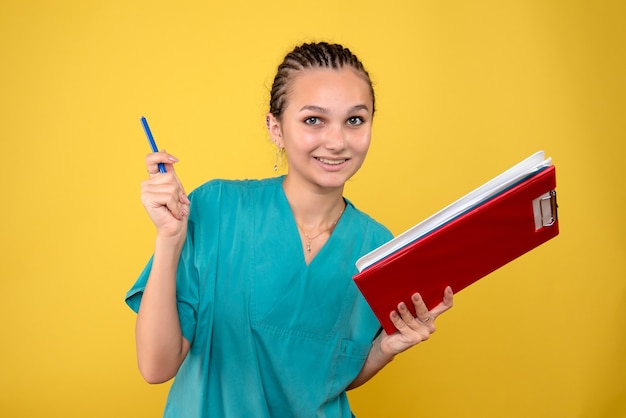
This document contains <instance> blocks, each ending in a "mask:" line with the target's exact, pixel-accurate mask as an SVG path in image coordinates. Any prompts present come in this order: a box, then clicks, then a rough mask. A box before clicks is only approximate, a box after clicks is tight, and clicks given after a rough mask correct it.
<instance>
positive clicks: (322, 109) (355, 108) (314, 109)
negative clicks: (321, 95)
mask: <svg viewBox="0 0 626 418" xmlns="http://www.w3.org/2000/svg"><path fill="white" fill-rule="evenodd" d="M305 110H309V111H312V112H318V113H325V114H328V113H329V111H328V109H326V108H325V107H321V106H315V105H306V106H303V107H302V108H301V109H300V112H302V111H305ZM359 110H368V111H369V108H368V107H367V105H364V104H360V105H356V106H352V107H351V108H350V110H349V111H348V113H352V112H357V111H359Z"/></svg>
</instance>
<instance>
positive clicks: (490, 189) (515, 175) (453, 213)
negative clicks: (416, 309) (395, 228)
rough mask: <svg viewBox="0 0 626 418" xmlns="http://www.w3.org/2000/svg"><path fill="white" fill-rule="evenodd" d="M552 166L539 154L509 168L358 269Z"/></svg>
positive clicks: (360, 261) (372, 255)
mask: <svg viewBox="0 0 626 418" xmlns="http://www.w3.org/2000/svg"><path fill="white" fill-rule="evenodd" d="M551 164H552V159H551V158H548V159H545V157H544V152H543V151H537V152H536V153H534V154H533V155H531V156H530V157H528V158H526V159H525V160H523V161H521V162H519V163H518V164H516V165H514V166H513V167H511V168H509V169H508V170H506V171H505V172H503V173H502V174H500V175H498V176H497V177H494V178H493V179H491V180H489V181H488V182H487V183H485V184H483V185H482V186H480V187H478V188H477V189H475V190H473V191H472V192H470V193H468V194H466V195H465V196H463V197H462V198H460V199H459V200H457V201H455V202H453V203H452V204H450V205H448V206H446V207H445V208H443V209H442V210H440V211H439V212H437V213H435V214H434V215H432V216H430V217H428V218H426V219H425V220H423V221H422V222H420V223H418V224H417V225H415V226H414V227H412V228H411V229H408V230H406V231H405V232H403V233H402V234H400V235H398V236H397V237H395V238H394V239H392V240H391V241H389V242H387V243H385V244H383V245H381V246H380V247H378V248H377V249H375V250H374V251H371V252H369V253H367V254H365V255H364V256H363V257H361V258H359V259H358V260H357V262H356V267H357V269H358V270H359V271H363V270H364V269H365V268H367V267H369V266H371V265H372V264H374V263H376V262H377V261H379V260H381V259H383V258H385V257H387V256H388V255H390V254H393V253H394V252H396V251H398V250H399V249H400V248H402V247H404V246H406V245H407V244H410V243H411V242H413V241H415V240H417V239H419V238H421V237H423V236H424V235H426V234H428V233H429V232H431V231H433V230H435V229H437V228H438V227H440V226H442V225H444V224H446V223H447V222H449V221H450V220H452V219H454V218H456V217H457V216H458V215H460V214H462V213H464V212H466V211H468V210H469V209H471V208H473V207H475V206H477V205H479V204H480V203H482V202H485V201H487V200H489V199H490V198H492V197H493V196H496V195H497V194H498V193H500V192H502V191H503V190H506V189H507V188H508V187H510V186H512V185H514V184H515V183H517V182H519V181H520V180H522V179H523V178H525V177H527V176H529V175H531V174H533V173H535V172H537V171H539V170H541V169H542V168H545V167H549V166H550V165H551Z"/></svg>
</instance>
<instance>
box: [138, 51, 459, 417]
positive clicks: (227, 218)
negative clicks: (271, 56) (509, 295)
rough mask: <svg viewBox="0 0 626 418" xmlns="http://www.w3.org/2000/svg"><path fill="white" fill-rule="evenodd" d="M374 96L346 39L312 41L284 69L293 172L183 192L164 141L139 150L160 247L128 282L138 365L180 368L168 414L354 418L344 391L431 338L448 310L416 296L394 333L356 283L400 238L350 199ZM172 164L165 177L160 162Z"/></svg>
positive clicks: (273, 124) (149, 369)
mask: <svg viewBox="0 0 626 418" xmlns="http://www.w3.org/2000/svg"><path fill="white" fill-rule="evenodd" d="M373 116H374V92H373V89H372V84H371V81H370V78H369V75H368V73H367V72H366V71H365V69H364V68H363V65H362V64H361V62H360V61H359V60H358V59H357V57H356V56H354V55H353V54H352V53H351V52H350V50H348V49H346V48H344V47H342V46H341V45H333V44H327V43H313V44H304V45H301V46H298V47H296V48H295V49H294V50H293V51H292V52H290V53H289V54H287V56H286V57H285V59H284V61H283V63H282V64H281V65H280V66H279V67H278V72H277V74H276V77H275V79H274V84H273V86H272V91H271V98H270V112H269V114H268V115H267V119H266V122H267V129H268V132H269V134H270V137H271V139H272V141H273V142H274V143H275V144H276V146H277V147H278V148H277V149H278V153H280V154H282V153H283V152H284V154H285V156H286V158H287V160H288V163H289V165H288V167H289V168H288V173H287V174H286V175H285V176H281V177H276V178H269V179H264V180H247V181H224V180H214V181H210V182H208V183H206V184H204V185H203V186H201V187H199V188H198V189H196V190H195V191H194V192H193V193H191V195H190V196H189V198H187V196H186V194H185V192H184V189H183V187H182V185H181V183H180V181H179V179H178V178H177V177H176V173H175V170H174V166H173V165H174V163H176V162H177V161H178V160H177V159H176V158H175V157H174V156H172V155H171V154H168V153H166V152H159V153H153V154H150V155H148V156H147V157H146V164H147V167H148V172H149V173H150V175H149V179H148V180H146V181H145V182H144V183H143V185H142V194H141V195H142V202H143V204H144V206H145V207H146V209H147V211H148V214H149V216H150V218H151V219H152V221H153V222H154V224H155V225H156V228H157V236H156V244H155V250H154V255H153V258H152V259H151V260H150V262H149V263H148V265H147V266H146V268H145V269H144V271H143V273H142V274H141V276H140V277H139V279H138V280H137V282H136V283H135V285H134V286H133V288H132V289H131V290H130V291H129V292H128V295H127V303H128V304H129V306H131V308H133V309H134V310H136V311H137V312H138V316H137V324H136V343H137V357H138V363H139V368H140V370H141V373H142V375H143V376H144V378H145V379H146V380H147V381H148V382H151V383H159V382H164V381H167V380H169V379H171V378H172V377H174V376H176V379H175V381H174V383H173V384H172V388H171V390H170V394H169V397H168V401H167V404H166V408H165V416H168V417H226V418H228V417H237V418H239V417H314V416H319V417H350V416H352V413H351V411H350V407H349V405H348V401H347V396H346V390H349V389H351V388H354V387H356V386H359V385H360V384H362V383H364V382H366V381H367V380H369V379H370V378H371V377H372V376H373V375H374V374H376V373H377V372H378V371H379V370H380V369H382V368H383V367H384V366H385V365H386V364H387V363H389V362H390V361H391V360H392V359H393V358H394V356H395V355H396V354H398V353H400V352H402V351H404V350H406V349H408V348H409V347H411V346H414V345H415V344H417V343H419V342H421V341H424V340H426V339H427V338H428V337H429V336H430V334H431V333H433V332H434V331H435V326H434V320H435V318H436V317H437V316H439V315H440V314H441V313H443V312H444V311H446V310H447V309H449V307H451V306H452V291H451V290H450V289H449V288H448V289H446V291H445V294H444V296H443V302H442V303H441V304H440V305H439V306H437V307H435V308H434V309H433V310H431V311H430V312H429V311H428V309H427V307H426V306H425V305H424V303H423V302H422V300H421V299H420V297H419V295H418V294H416V295H414V296H413V299H412V300H413V302H414V305H415V306H414V308H415V312H416V317H413V316H412V315H411V313H410V311H409V310H408V309H407V307H406V306H405V305H404V304H402V303H401V304H399V305H398V310H397V312H395V311H394V312H391V313H390V315H391V318H392V320H393V323H394V324H395V325H396V327H397V329H398V332H396V333H394V334H392V335H387V334H386V333H385V332H381V331H380V324H379V323H378V321H377V320H376V317H375V316H374V315H373V313H372V312H371V310H370V309H369V307H368V305H367V303H366V302H365V300H364V299H363V298H362V296H361V295H360V294H359V292H358V290H357V288H356V286H355V285H354V283H353V281H352V276H353V275H354V273H355V261H356V260H357V259H358V258H359V257H360V256H362V255H363V254H365V253H367V252H369V251H371V250H373V249H374V248H376V247H378V246H379V245H381V244H383V243H385V242H386V241H388V240H389V239H391V237H392V236H391V234H390V233H389V231H388V230H387V229H386V228H384V227H383V226H382V225H380V224H379V223H377V222H376V221H374V220H373V219H372V218H370V217H369V216H367V215H366V214H364V213H362V212H360V211H359V210H358V209H356V208H355V207H354V205H353V204H352V203H351V202H349V201H348V200H347V199H345V198H344V197H343V189H344V185H345V182H346V181H347V180H348V179H349V178H350V177H352V176H353V175H354V174H355V173H356V172H357V170H358V169H359V168H360V167H361V164H362V163H363V161H364V159H365V156H366V154H367V150H368V148H369V145H370V137H371V129H372V119H373ZM159 163H163V164H165V165H166V169H167V173H166V174H160V173H159V170H158V164H159Z"/></svg>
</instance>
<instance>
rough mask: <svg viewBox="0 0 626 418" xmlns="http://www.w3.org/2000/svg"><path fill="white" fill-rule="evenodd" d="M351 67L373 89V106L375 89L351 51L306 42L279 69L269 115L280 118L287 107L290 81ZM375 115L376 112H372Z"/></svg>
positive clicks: (336, 46) (336, 45)
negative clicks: (311, 71)
mask: <svg viewBox="0 0 626 418" xmlns="http://www.w3.org/2000/svg"><path fill="white" fill-rule="evenodd" d="M346 66H348V67H352V68H353V69H354V70H355V71H356V72H357V74H359V75H360V76H361V77H363V79H364V80H365V81H367V83H368V84H369V87H370V92H371V93H372V103H374V87H373V86H372V81H371V79H370V76H369V74H368V73H367V71H366V70H365V68H364V67H363V64H362V63H361V61H359V59H358V58H357V57H356V55H354V54H353V53H352V52H351V51H350V50H349V49H348V48H344V47H343V46H342V45H339V44H329V43H326V42H317V43H305V44H302V45H300V46H297V47H295V48H294V50H293V51H291V52H289V53H288V54H287V55H286V56H285V58H284V60H283V62H282V63H281V64H280V65H279V66H278V70H277V72H276V76H275V77H274V83H273V84H272V90H271V94H270V113H271V114H272V115H274V116H275V117H276V118H277V119H280V116H281V115H282V113H283V111H284V110H285V106H286V102H287V99H286V96H287V92H288V88H289V82H290V80H291V79H292V78H293V76H294V75H295V74H296V73H298V72H300V71H304V70H306V69H309V68H331V69H335V70H338V69H342V68H344V67H346ZM372 114H373V110H372Z"/></svg>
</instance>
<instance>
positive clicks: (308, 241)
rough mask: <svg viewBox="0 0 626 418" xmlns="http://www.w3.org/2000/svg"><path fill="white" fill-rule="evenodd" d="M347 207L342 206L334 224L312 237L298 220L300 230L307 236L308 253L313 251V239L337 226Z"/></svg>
mask: <svg viewBox="0 0 626 418" xmlns="http://www.w3.org/2000/svg"><path fill="white" fill-rule="evenodd" d="M345 209H346V207H345V206H344V207H343V208H341V212H339V216H337V220H336V221H335V222H333V224H332V225H331V226H330V227H329V228H326V229H324V230H323V231H321V232H320V233H318V234H317V235H315V236H314V237H310V236H309V234H307V233H306V231H305V230H304V229H303V228H302V227H301V226H300V225H299V224H298V222H296V226H297V227H298V229H299V230H300V232H302V234H303V235H304V237H305V238H306V242H305V243H304V244H305V245H306V251H307V252H308V253H310V252H311V243H312V242H313V240H314V239H315V238H317V237H319V236H320V235H322V234H323V233H325V232H328V231H330V230H332V229H333V228H334V227H335V226H337V222H339V219H341V215H343V211H344V210H345Z"/></svg>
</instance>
